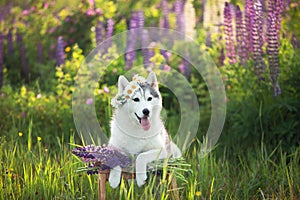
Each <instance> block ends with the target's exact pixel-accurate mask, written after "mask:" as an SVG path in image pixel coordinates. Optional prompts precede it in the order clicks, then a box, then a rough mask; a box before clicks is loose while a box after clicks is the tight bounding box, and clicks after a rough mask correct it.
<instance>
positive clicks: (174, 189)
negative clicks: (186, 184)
mask: <svg viewBox="0 0 300 200" xmlns="http://www.w3.org/2000/svg"><path fill="white" fill-rule="evenodd" d="M169 187H170V188H169V190H171V191H170V192H171V194H170V196H171V199H174V200H179V192H178V187H177V181H176V178H175V177H172V181H171V185H170V186H169Z"/></svg>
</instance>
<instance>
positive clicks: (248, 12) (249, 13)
mask: <svg viewBox="0 0 300 200" xmlns="http://www.w3.org/2000/svg"><path fill="white" fill-rule="evenodd" d="M253 18H254V10H253V0H246V2H245V24H246V33H247V40H246V46H247V51H248V53H251V52H253V42H252V38H253V37H252V26H253Z"/></svg>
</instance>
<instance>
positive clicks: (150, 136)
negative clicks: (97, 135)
mask: <svg viewBox="0 0 300 200" xmlns="http://www.w3.org/2000/svg"><path fill="white" fill-rule="evenodd" d="M117 123H118V122H117V121H115V120H112V122H111V131H112V135H111V138H110V141H109V144H110V145H112V146H115V147H117V148H119V149H121V150H122V151H124V152H127V153H129V154H134V155H136V154H140V153H142V152H146V151H150V150H153V149H161V148H165V147H166V137H167V135H166V130H165V129H164V127H162V128H160V129H157V130H156V132H151V130H150V131H147V132H146V131H142V130H134V129H132V130H122V129H121V128H120V127H119V125H118V124H117ZM127 123H128V122H127ZM129 123H130V122H129ZM132 126H133V127H134V125H132Z"/></svg>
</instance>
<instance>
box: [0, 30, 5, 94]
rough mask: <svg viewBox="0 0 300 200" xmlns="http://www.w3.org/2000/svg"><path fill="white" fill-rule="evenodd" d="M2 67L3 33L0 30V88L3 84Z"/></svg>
mask: <svg viewBox="0 0 300 200" xmlns="http://www.w3.org/2000/svg"><path fill="white" fill-rule="evenodd" d="M3 69H4V52H3V35H2V33H1V32H0V89H1V87H2V85H3Z"/></svg>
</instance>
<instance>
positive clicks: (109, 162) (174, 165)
mask: <svg viewBox="0 0 300 200" xmlns="http://www.w3.org/2000/svg"><path fill="white" fill-rule="evenodd" d="M72 153H73V154H74V155H76V156H77V157H80V158H81V160H82V162H84V163H86V164H87V166H85V167H81V168H79V169H78V170H77V171H78V172H81V171H86V172H87V174H88V175H92V174H98V171H99V170H100V171H101V170H109V169H112V168H114V167H116V166H118V165H119V166H120V167H121V168H122V169H124V168H125V169H127V170H128V171H134V169H133V168H132V167H133V166H134V160H135V158H134V157H133V156H130V155H129V154H126V153H124V152H122V151H121V150H119V149H117V148H115V147H112V146H106V145H102V146H94V145H87V146H83V147H77V148H75V149H73V150H72ZM165 161H166V160H158V161H155V162H152V163H149V164H148V166H147V168H148V170H149V171H150V172H155V173H156V174H160V173H162V170H163V169H164V168H165V165H167V166H168V170H173V171H174V172H175V175H178V174H179V173H180V172H189V171H190V164H187V163H186V162H185V160H184V159H183V158H182V157H180V158H169V159H168V160H167V162H165Z"/></svg>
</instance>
